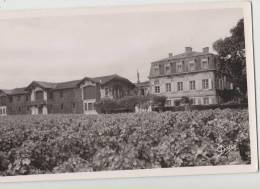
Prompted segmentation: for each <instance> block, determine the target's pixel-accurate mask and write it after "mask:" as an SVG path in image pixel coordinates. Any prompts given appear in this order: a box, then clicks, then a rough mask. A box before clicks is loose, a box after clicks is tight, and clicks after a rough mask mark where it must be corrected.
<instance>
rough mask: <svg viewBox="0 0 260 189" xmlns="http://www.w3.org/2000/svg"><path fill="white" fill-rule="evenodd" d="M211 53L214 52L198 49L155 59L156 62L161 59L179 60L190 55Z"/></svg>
mask: <svg viewBox="0 0 260 189" xmlns="http://www.w3.org/2000/svg"><path fill="white" fill-rule="evenodd" d="M209 54H213V53H210V52H197V51H191V52H184V53H181V54H177V55H174V56H172V57H167V58H163V59H160V60H157V61H154V62H161V61H167V60H177V59H181V58H189V57H194V56H202V55H209Z"/></svg>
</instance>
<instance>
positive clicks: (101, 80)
mask: <svg viewBox="0 0 260 189" xmlns="http://www.w3.org/2000/svg"><path fill="white" fill-rule="evenodd" d="M92 79H93V80H94V81H95V82H98V83H100V84H101V85H104V84H106V83H108V82H109V81H112V80H113V79H119V80H122V81H125V82H128V83H131V84H132V82H131V81H129V80H128V79H126V78H124V77H121V76H119V75H117V74H112V75H107V76H101V77H94V78H92Z"/></svg>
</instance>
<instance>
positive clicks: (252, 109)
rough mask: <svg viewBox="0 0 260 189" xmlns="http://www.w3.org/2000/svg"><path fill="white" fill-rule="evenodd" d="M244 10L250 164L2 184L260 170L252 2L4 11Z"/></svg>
mask: <svg viewBox="0 0 260 189" xmlns="http://www.w3.org/2000/svg"><path fill="white" fill-rule="evenodd" d="M223 8H242V9H243V13H244V23H245V42H246V57H247V83H248V103H249V107H248V111H249V125H250V130H249V131H250V147H251V164H250V165H227V166H201V167H180V168H163V169H161V168H160V169H143V170H124V171H101V172H86V173H65V174H45V175H28V176H7V177H0V182H29V181H58V180H83V179H102V178H130V177H132V178H133V177H148V176H174V175H204V174H227V173H247V172H256V171H257V170H258V158H257V132H256V104H255V77H254V62H253V60H254V58H253V44H252V19H251V3H250V2H245V1H244V2H224V3H220V2H219V3H195V4H194V3H189V4H187V3H184V4H182V3H180V4H168V5H166V4H164V5H144V6H117V7H101V8H74V9H50V10H30V11H24V10H22V11H0V19H12V18H16V19H17V18H26V17H51V16H72V15H90V14H91V15H97V14H120V13H126V12H128V13H129V12H133V13H136V12H156V11H157V12H161V11H183V10H201V9H223Z"/></svg>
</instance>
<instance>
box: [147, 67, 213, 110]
mask: <svg viewBox="0 0 260 189" xmlns="http://www.w3.org/2000/svg"><path fill="white" fill-rule="evenodd" d="M203 79H208V81H209V88H208V89H203V88H202V80H203ZM190 81H195V90H190V88H189V87H190V83H189V82H190ZM178 82H182V83H183V90H182V91H178V90H177V83H178ZM155 83H158V84H155ZM166 83H170V84H171V91H170V92H167V91H166ZM155 86H160V93H156V92H155ZM150 92H151V93H152V94H157V95H164V96H166V97H167V99H168V100H171V101H172V102H171V105H173V104H174V100H178V99H181V97H183V96H187V97H189V98H194V99H195V103H196V104H202V102H201V103H200V102H199V101H201V99H202V98H203V97H209V103H210V104H215V103H217V97H216V90H215V72H214V71H206V72H198V73H189V74H181V75H174V76H171V77H160V78H152V79H151V91H150Z"/></svg>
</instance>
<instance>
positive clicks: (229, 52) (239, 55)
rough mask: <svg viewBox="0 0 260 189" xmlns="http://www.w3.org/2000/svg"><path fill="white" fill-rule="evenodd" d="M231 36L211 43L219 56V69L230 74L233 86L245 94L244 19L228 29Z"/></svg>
mask: <svg viewBox="0 0 260 189" xmlns="http://www.w3.org/2000/svg"><path fill="white" fill-rule="evenodd" d="M230 33H231V36H229V37H226V38H224V39H219V40H217V41H216V42H214V44H213V49H214V50H215V51H217V53H218V55H219V58H220V65H219V66H220V69H221V70H222V71H223V72H227V73H228V74H230V75H231V77H232V78H233V82H234V87H235V89H236V90H238V91H239V93H241V94H242V95H245V96H246V94H247V80H246V55H245V36H244V19H240V20H239V21H238V23H237V25H236V26H235V27H234V28H232V29H231V30H230Z"/></svg>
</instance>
